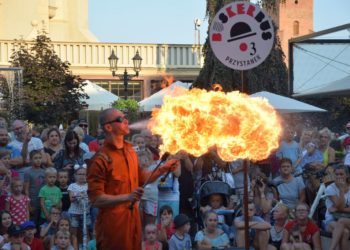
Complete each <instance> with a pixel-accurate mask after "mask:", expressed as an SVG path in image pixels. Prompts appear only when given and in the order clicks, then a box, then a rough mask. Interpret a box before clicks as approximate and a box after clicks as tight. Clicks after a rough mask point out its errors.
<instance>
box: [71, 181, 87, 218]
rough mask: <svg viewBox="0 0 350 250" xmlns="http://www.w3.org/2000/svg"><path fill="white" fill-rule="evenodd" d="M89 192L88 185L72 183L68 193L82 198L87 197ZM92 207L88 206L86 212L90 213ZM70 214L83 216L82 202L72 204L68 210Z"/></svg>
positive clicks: (77, 201)
mask: <svg viewBox="0 0 350 250" xmlns="http://www.w3.org/2000/svg"><path fill="white" fill-rule="evenodd" d="M87 190H88V185H87V183H85V184H83V185H79V184H78V183H72V184H70V185H69V186H68V192H72V193H73V194H74V195H75V196H78V195H79V196H80V195H83V196H85V197H87ZM89 209H90V205H89V204H87V207H86V211H89ZM68 213H70V214H83V213H84V210H83V205H82V202H80V201H79V200H75V201H74V202H71V203H70V207H69V209H68Z"/></svg>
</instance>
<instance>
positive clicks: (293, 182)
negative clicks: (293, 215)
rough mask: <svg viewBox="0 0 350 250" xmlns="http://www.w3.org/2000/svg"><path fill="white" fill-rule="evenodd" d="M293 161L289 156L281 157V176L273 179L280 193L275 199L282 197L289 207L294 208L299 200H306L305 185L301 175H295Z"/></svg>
mask: <svg viewBox="0 0 350 250" xmlns="http://www.w3.org/2000/svg"><path fill="white" fill-rule="evenodd" d="M293 170H294V169H293V166H292V161H291V160H290V159H288V158H282V159H281V168H280V174H281V175H280V176H278V177H276V178H275V179H274V180H273V181H274V184H275V185H276V186H277V190H278V194H277V192H275V199H280V200H282V202H283V203H284V204H286V205H287V206H288V208H289V209H294V208H295V206H296V204H297V202H298V201H299V202H304V201H305V185H304V182H303V179H302V178H301V177H294V176H293V174H292V173H293Z"/></svg>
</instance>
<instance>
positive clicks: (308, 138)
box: [299, 128, 315, 156]
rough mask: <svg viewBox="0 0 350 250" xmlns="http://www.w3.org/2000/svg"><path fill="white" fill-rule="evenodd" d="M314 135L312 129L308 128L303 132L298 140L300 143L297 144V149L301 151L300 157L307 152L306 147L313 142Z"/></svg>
mask: <svg viewBox="0 0 350 250" xmlns="http://www.w3.org/2000/svg"><path fill="white" fill-rule="evenodd" d="M314 134H315V131H314V130H313V129H310V128H309V129H304V130H303V132H302V134H301V138H300V143H299V147H300V149H301V150H302V156H304V155H305V154H306V151H307V150H306V145H307V144H308V143H310V142H312V141H313V139H314Z"/></svg>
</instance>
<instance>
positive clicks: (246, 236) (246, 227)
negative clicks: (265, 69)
mask: <svg viewBox="0 0 350 250" xmlns="http://www.w3.org/2000/svg"><path fill="white" fill-rule="evenodd" d="M245 83H246V81H245V76H244V71H243V70H242V71H241V92H242V93H244V92H245V91H244V90H245V88H244V87H245V86H244V85H245ZM248 168H249V162H248V160H244V161H243V176H244V178H243V183H244V184H243V211H244V242H245V244H244V245H245V249H246V250H249V216H248V201H249V200H248V196H249V193H248Z"/></svg>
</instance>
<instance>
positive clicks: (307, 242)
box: [281, 203, 321, 250]
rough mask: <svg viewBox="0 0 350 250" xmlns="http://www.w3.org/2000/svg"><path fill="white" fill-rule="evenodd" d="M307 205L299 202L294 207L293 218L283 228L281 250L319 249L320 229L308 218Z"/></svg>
mask: <svg viewBox="0 0 350 250" xmlns="http://www.w3.org/2000/svg"><path fill="white" fill-rule="evenodd" d="M308 213H309V206H308V205H307V204H306V203H299V204H298V205H297V206H296V208H295V220H292V221H290V222H288V223H287V225H286V226H285V227H284V229H283V239H282V245H281V250H290V249H303V250H308V249H310V250H311V249H313V250H321V237H320V229H319V228H318V226H317V225H316V224H315V223H314V222H312V220H310V219H309V218H308Z"/></svg>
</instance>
